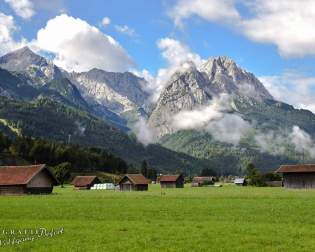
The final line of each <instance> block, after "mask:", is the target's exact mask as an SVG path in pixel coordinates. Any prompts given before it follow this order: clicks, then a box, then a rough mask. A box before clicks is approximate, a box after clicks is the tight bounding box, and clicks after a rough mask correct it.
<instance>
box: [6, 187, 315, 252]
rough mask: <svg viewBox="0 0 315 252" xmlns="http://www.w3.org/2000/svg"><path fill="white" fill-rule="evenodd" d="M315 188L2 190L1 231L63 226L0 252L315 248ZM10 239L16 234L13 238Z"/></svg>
mask: <svg viewBox="0 0 315 252" xmlns="http://www.w3.org/2000/svg"><path fill="white" fill-rule="evenodd" d="M314 215H315V191H304V190H301V191H297V190H286V189H283V188H252V187H244V188H242V187H236V186H225V187H222V188H214V187H212V188H191V187H189V186H188V185H186V188H184V189H169V190H164V191H163V192H162V193H161V189H160V188H159V186H158V185H153V186H150V189H149V191H148V192H110V191H75V190H73V189H72V188H71V187H67V188H64V189H61V188H59V187H58V188H55V190H54V193H53V194H52V195H48V196H10V197H7V196H1V197H0V240H1V239H2V240H3V239H5V238H6V239H8V238H10V234H3V233H2V232H3V231H2V230H10V229H16V230H19V229H26V228H33V229H36V228H41V227H43V228H46V229H51V228H55V229H58V228H61V227H62V228H64V232H63V233H62V234H60V235H56V236H53V237H41V238H38V239H35V240H34V241H26V242H24V243H21V244H19V245H8V246H3V245H2V246H0V251H315V218H314ZM11 238H12V237H11Z"/></svg>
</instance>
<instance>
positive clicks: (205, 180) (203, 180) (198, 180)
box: [191, 177, 215, 187]
mask: <svg viewBox="0 0 315 252" xmlns="http://www.w3.org/2000/svg"><path fill="white" fill-rule="evenodd" d="M214 182H215V179H214V177H194V178H193V180H192V182H191V186H192V187H201V186H206V185H213V184H214Z"/></svg>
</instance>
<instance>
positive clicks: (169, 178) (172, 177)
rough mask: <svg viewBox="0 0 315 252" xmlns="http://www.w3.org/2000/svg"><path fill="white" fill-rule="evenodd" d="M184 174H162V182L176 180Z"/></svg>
mask: <svg viewBox="0 0 315 252" xmlns="http://www.w3.org/2000/svg"><path fill="white" fill-rule="evenodd" d="M181 176H182V175H180V174H177V175H162V176H161V177H160V182H176V181H177V180H178V179H179V178H180V177H181Z"/></svg>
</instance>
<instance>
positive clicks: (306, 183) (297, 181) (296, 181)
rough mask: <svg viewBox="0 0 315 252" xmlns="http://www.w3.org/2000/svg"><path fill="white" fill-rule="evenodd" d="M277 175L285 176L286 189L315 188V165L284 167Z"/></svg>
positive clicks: (281, 167)
mask: <svg viewBox="0 0 315 252" xmlns="http://www.w3.org/2000/svg"><path fill="white" fill-rule="evenodd" d="M277 173H282V174H283V186H284V187H286V188H305V189H311V188H315V164H304V165H282V166H280V168H279V169H278V170H277Z"/></svg>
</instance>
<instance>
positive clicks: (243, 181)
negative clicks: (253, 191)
mask: <svg viewBox="0 0 315 252" xmlns="http://www.w3.org/2000/svg"><path fill="white" fill-rule="evenodd" d="M234 184H235V185H237V186H246V185H247V181H246V179H245V178H236V179H234Z"/></svg>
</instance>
